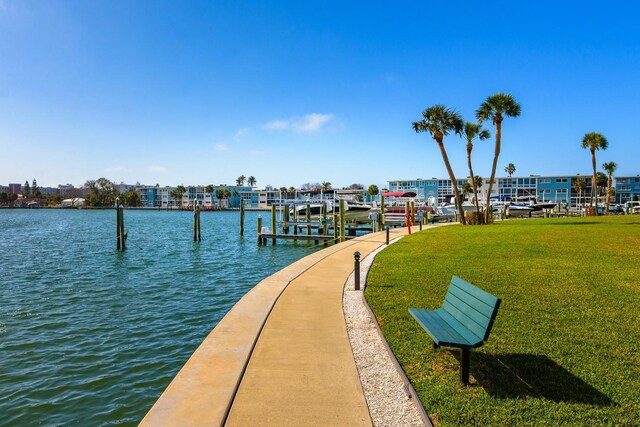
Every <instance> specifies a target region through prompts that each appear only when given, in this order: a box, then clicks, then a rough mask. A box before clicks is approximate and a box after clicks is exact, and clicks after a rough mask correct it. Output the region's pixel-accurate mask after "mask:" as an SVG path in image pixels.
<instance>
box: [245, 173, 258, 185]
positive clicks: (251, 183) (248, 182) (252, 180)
mask: <svg viewBox="0 0 640 427" xmlns="http://www.w3.org/2000/svg"><path fill="white" fill-rule="evenodd" d="M256 182H258V181H256V178H255V177H254V176H253V175H251V176H250V177H249V178H247V184H249V187H251V188H253V187H255V186H256Z"/></svg>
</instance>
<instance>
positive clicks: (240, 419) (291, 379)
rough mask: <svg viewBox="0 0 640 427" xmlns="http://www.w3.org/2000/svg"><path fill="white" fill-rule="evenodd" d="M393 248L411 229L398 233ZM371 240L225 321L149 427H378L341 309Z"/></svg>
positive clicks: (378, 241) (381, 236)
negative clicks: (355, 268)
mask: <svg viewBox="0 0 640 427" xmlns="http://www.w3.org/2000/svg"><path fill="white" fill-rule="evenodd" d="M390 233H391V238H392V239H393V238H395V237H398V236H400V235H403V234H405V233H406V229H397V230H391V232H390ZM384 244H385V233H384V232H382V233H372V234H368V235H365V236H362V237H358V238H357V239H353V240H349V241H347V242H344V243H340V244H337V245H335V246H332V247H329V248H327V249H324V250H322V251H319V252H317V253H315V254H312V255H309V256H307V257H305V258H303V259H302V260H300V261H298V262H296V263H294V264H292V265H290V266H289V267H287V268H285V269H283V270H281V271H279V272H278V273H276V274H274V275H272V276H270V277H268V278H267V279H265V280H263V281H262V282H260V283H259V284H258V285H257V286H256V287H255V288H254V289H253V290H251V291H250V292H249V293H247V295H245V297H243V298H242V299H241V300H240V301H239V302H238V303H237V304H236V305H235V306H234V307H233V308H232V310H231V311H230V312H229V313H228V314H227V315H226V316H225V317H224V318H223V319H222V321H221V322H220V323H219V324H218V326H216V328H215V329H214V330H213V331H212V332H211V334H210V335H209V336H208V337H207V338H206V339H205V341H204V342H203V343H202V344H201V345H200V347H199V348H198V349H197V350H196V352H195V353H194V354H193V355H192V357H191V358H190V359H189V361H188V362H187V363H186V364H185V366H184V367H183V368H182V370H181V371H180V372H179V373H178V375H177V376H176V378H174V380H173V381H172V382H171V384H170V385H169V387H168V388H167V389H166V390H165V392H164V393H163V394H162V396H161V397H160V399H159V400H158V401H157V402H156V404H155V405H154V406H153V408H152V409H151V410H150V411H149V413H148V414H147V415H146V417H145V418H144V420H143V421H142V423H141V425H154V426H156V425H203V424H206V425H223V424H224V425H228V426H246V425H274V426H275V425H278V426H280V425H336V426H337V425H363V426H369V425H371V424H372V423H371V418H370V416H369V410H368V407H367V404H366V401H365V398H364V394H363V391H362V387H361V385H360V380H359V377H358V372H357V369H356V366H355V362H354V358H353V353H352V350H351V345H350V343H349V338H348V335H347V330H346V324H345V319H344V314H343V308H342V291H343V287H344V284H345V282H346V280H347V278H348V277H349V275H350V274H351V272H352V271H353V253H354V252H355V251H359V252H360V253H361V254H362V258H364V257H365V256H367V255H368V254H369V253H371V252H373V251H374V250H376V249H377V248H379V247H380V246H382V245H384Z"/></svg>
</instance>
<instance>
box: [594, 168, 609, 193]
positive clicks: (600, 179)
mask: <svg viewBox="0 0 640 427" xmlns="http://www.w3.org/2000/svg"><path fill="white" fill-rule="evenodd" d="M606 189H607V175H605V174H604V173H602V172H598V173H596V197H598V196H601V195H602V193H604V192H605V191H606Z"/></svg>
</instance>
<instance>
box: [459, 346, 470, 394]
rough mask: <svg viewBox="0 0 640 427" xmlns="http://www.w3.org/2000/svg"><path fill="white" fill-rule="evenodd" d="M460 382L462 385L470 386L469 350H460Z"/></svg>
mask: <svg viewBox="0 0 640 427" xmlns="http://www.w3.org/2000/svg"><path fill="white" fill-rule="evenodd" d="M460 381H462V384H464V385H469V349H468V348H461V349H460Z"/></svg>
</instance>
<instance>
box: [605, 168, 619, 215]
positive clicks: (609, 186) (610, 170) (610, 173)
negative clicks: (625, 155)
mask: <svg viewBox="0 0 640 427" xmlns="http://www.w3.org/2000/svg"><path fill="white" fill-rule="evenodd" d="M617 167H618V165H616V162H605V163H603V164H602V169H604V170H605V172H607V175H608V177H609V178H608V179H607V205H606V207H605V210H604V214H605V215H609V203H611V196H612V191H611V190H612V184H613V173H614V172H615V171H616V168H617Z"/></svg>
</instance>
